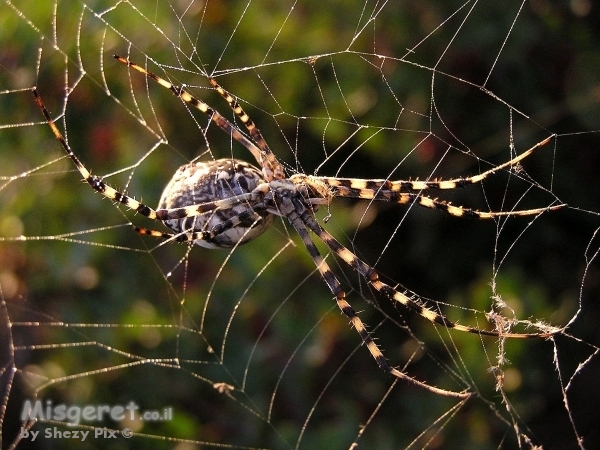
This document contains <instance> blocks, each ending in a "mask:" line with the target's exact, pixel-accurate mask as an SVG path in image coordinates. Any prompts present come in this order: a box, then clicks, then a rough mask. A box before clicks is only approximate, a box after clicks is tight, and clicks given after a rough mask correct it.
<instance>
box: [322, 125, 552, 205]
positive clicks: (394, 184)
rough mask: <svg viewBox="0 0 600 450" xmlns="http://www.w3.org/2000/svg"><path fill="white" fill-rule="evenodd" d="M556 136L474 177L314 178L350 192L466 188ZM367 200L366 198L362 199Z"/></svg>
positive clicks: (512, 164) (516, 160)
mask: <svg viewBox="0 0 600 450" xmlns="http://www.w3.org/2000/svg"><path fill="white" fill-rule="evenodd" d="M554 136H555V135H552V136H549V137H547V138H546V139H544V140H542V141H540V142H538V143H537V144H535V145H534V146H533V147H531V148H530V149H529V150H526V151H524V152H523V153H521V154H520V155H518V156H516V157H515V158H513V159H511V160H510V161H506V162H505V163H503V164H500V165H499V166H496V167H493V168H492V169H490V170H486V171H485V172H482V173H480V174H479V175H474V176H472V177H459V178H453V179H450V180H431V181H418V180H417V181H410V180H398V181H390V180H362V179H358V178H335V177H313V178H314V179H315V180H319V181H321V182H323V183H325V184H326V185H328V186H331V187H342V188H346V189H350V190H367V191H375V192H376V191H379V190H384V191H392V192H406V191H424V190H431V189H433V190H435V189H456V188H459V187H465V186H468V185H469V184H476V183H479V182H481V181H483V180H484V179H486V178H487V177H488V176H490V175H492V174H494V173H496V172H498V171H500V170H502V169H505V168H507V167H510V166H514V165H515V164H517V163H519V162H520V161H521V160H523V159H525V158H527V157H528V156H529V155H531V154H532V153H533V152H534V151H535V150H536V149H538V148H540V147H543V146H544V145H546V144H547V143H548V142H550V141H551V140H552V138H554ZM362 198H366V197H362Z"/></svg>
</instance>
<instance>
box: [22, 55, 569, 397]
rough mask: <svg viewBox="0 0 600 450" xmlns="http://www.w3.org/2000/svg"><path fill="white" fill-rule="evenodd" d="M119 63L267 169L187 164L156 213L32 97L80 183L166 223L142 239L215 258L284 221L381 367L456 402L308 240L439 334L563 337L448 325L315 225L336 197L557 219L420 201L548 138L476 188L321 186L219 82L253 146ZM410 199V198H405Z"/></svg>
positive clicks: (363, 183) (324, 182) (339, 182)
mask: <svg viewBox="0 0 600 450" xmlns="http://www.w3.org/2000/svg"><path fill="white" fill-rule="evenodd" d="M115 58H116V59H117V60H118V61H120V62H121V63H123V64H126V65H127V66H129V67H130V68H132V69H134V70H136V71H138V72H140V73H142V74H144V75H145V76H147V77H149V78H151V79H153V80H155V81H156V82H157V83H158V84H160V85H161V86H163V87H165V88H167V89H169V90H171V92H172V93H173V94H174V95H176V96H177V97H179V98H180V99H181V100H182V101H184V102H185V103H187V104H189V105H191V106H193V107H195V108H196V109H198V110H200V111H201V112H203V113H205V114H207V115H208V116H209V117H210V119H211V120H212V121H213V122H214V123H215V124H216V125H217V126H218V127H219V128H221V129H222V130H223V131H224V132H226V133H227V134H229V135H230V136H231V137H232V138H233V139H235V140H236V141H237V142H239V143H240V144H241V145H243V146H244V147H245V148H246V149H247V150H248V151H250V153H251V154H252V155H253V156H254V158H255V159H256V160H257V161H258V163H259V164H260V166H261V169H258V168H256V167H254V166H252V165H250V164H248V163H246V162H244V161H240V160H236V159H218V160H215V161H212V162H209V163H195V164H186V165H184V166H182V167H180V168H179V170H178V171H177V172H176V173H175V175H174V176H173V178H172V179H171V181H170V182H169V184H168V185H167V187H166V188H165V190H164V191H163V194H162V197H161V200H160V202H159V207H158V209H156V210H154V209H152V208H150V207H148V206H146V205H144V204H142V203H140V202H137V201H136V200H134V199H133V198H131V197H128V196H126V195H124V194H122V193H120V192H118V191H116V190H115V189H113V188H111V187H110V186H108V185H106V184H105V183H103V182H102V180H100V179H99V178H98V177H96V176H93V175H91V173H90V172H89V171H88V170H87V169H86V168H85V166H84V165H83V164H82V163H81V162H80V160H79V159H78V158H77V157H76V156H75V155H74V154H73V152H72V151H71V150H70V148H69V146H68V145H67V143H66V141H65V139H64V138H63V137H62V135H61V133H60V131H59V130H58V128H57V127H56V125H55V124H54V122H53V121H52V119H51V118H50V115H49V113H48V111H47V110H46V108H45V107H44V105H43V103H42V101H41V99H40V98H39V96H38V95H37V92H35V90H34V96H35V98H36V102H37V104H38V106H39V107H40V109H41V110H42V112H43V113H44V116H45V118H46V121H47V122H48V124H49V126H50V128H51V129H52V131H53V133H54V135H55V137H56V138H57V139H58V140H59V141H60V143H61V144H62V146H63V148H64V149H65V151H66V152H67V155H68V156H69V157H70V158H71V160H72V161H73V163H74V164H75V166H76V167H77V169H78V170H79V172H80V173H81V174H82V176H83V177H84V179H85V180H86V181H87V182H88V183H89V184H90V185H91V186H92V187H93V188H94V189H95V190H96V191H98V192H100V193H101V194H102V195H104V196H105V197H108V198H110V199H112V200H113V201H116V202H120V203H123V204H125V205H126V206H128V207H130V208H132V209H135V210H136V211H137V212H139V213H140V214H142V215H144V216H146V217H148V218H150V219H154V220H160V221H162V222H164V223H165V225H166V226H167V227H169V228H170V229H171V230H172V231H173V232H174V233H163V232H160V231H154V230H148V229H144V228H138V227H136V231H138V232H139V233H141V234H146V235H150V236H153V237H158V238H164V239H173V240H177V241H183V242H189V243H196V244H199V245H202V246H205V247H209V248H219V247H232V246H235V245H239V244H242V243H245V242H248V241H250V240H252V239H254V238H255V237H257V236H258V235H260V234H261V233H263V232H264V231H265V230H266V229H267V228H268V226H269V225H270V224H271V222H272V220H273V217H274V216H275V215H277V216H282V217H285V218H286V219H287V220H288V221H289V222H290V223H291V225H292V226H293V228H294V229H295V230H296V232H297V233H298V234H299V236H300V238H301V239H302V242H303V244H304V245H305V247H306V249H307V251H308V252H309V254H310V255H311V257H312V259H313V261H314V263H315V265H316V267H317V268H318V270H319V272H320V274H321V276H322V277H323V279H324V280H325V283H326V284H327V286H328V287H329V289H330V290H331V292H332V293H333V294H334V296H335V299H336V302H337V305H338V306H339V308H340V310H341V311H342V313H343V314H344V315H346V317H347V318H348V319H349V320H350V322H351V324H352V325H353V326H354V328H355V329H356V330H357V332H358V334H359V335H360V337H361V339H362V341H363V343H364V344H365V346H366V347H367V349H368V351H369V352H370V354H371V356H372V357H373V358H374V359H375V361H376V362H377V364H378V366H379V367H380V368H381V369H383V370H384V371H386V372H388V373H390V374H391V375H393V376H395V377H397V378H400V379H408V380H410V381H411V382H413V383H415V384H417V385H420V386H423V387H425V388H427V389H429V390H430V391H432V392H435V393H438V394H443V395H448V396H453V397H459V398H467V397H469V396H471V395H473V394H472V393H470V392H466V391H463V392H452V391H446V390H443V389H439V388H435V387H432V386H429V385H426V384H424V383H421V382H419V381H417V380H414V379H413V378H411V377H409V376H408V375H405V374H404V373H402V372H401V371H399V370H398V369H395V368H394V367H392V366H391V365H390V364H389V363H388V361H387V359H386V358H385V357H384V356H383V354H382V352H381V350H380V349H379V347H378V346H377V344H376V343H375V341H374V340H373V338H372V337H371V335H370V333H369V332H368V331H367V328H366V326H365V325H364V323H363V322H362V320H361V319H360V318H359V316H358V315H357V313H356V312H355V310H354V309H353V308H352V307H351V306H350V304H349V303H348V302H347V300H346V294H345V292H344V290H343V289H342V287H341V284H340V282H339V281H338V279H337V278H336V276H335V275H334V273H333V272H332V271H331V269H330V268H329V266H328V265H327V263H326V262H325V260H324V259H323V258H322V256H321V255H320V253H319V251H318V249H317V247H316V245H315V243H314V241H313V240H312V239H311V238H310V232H312V233H314V234H315V235H316V236H317V237H318V238H319V239H320V240H321V241H323V242H324V243H325V244H326V245H327V246H328V248H329V249H330V250H331V251H332V252H333V253H334V254H335V255H337V256H338V257H339V258H340V259H342V260H343V261H344V262H345V263H346V264H348V265H349V266H350V267H351V268H352V269H354V270H355V271H357V272H358V273H359V274H360V275H361V276H363V277H364V278H365V280H366V281H367V283H368V284H369V285H371V286H372V287H373V288H374V289H375V290H377V291H378V292H380V293H381V294H382V295H383V296H385V297H387V298H389V299H390V300H391V301H392V302H395V303H400V304H402V305H403V306H405V307H407V308H408V309H410V310H412V311H414V312H416V313H418V314H419V315H421V316H422V317H424V318H425V319H427V320H428V321H430V322H432V323H434V324H437V325H442V326H444V327H446V328H452V329H455V330H458V331H464V332H469V333H474V334H479V335H486V336H496V337H502V338H504V337H513V338H530V337H548V336H550V335H552V334H553V333H555V332H557V330H555V329H552V330H550V329H548V331H545V332H541V333H530V334H529V333H511V332H510V331H504V330H502V331H495V330H482V329H478V328H473V327H469V326H465V325H459V324H456V323H454V322H451V321H450V320H448V319H447V318H446V317H445V316H443V315H441V314H439V313H437V312H434V311H432V310H431V309H429V308H427V307H426V306H425V304H424V302H423V300H422V299H420V298H419V297H418V296H417V295H415V294H413V293H408V292H404V293H403V292H400V291H398V290H396V289H394V288H393V287H391V286H390V285H388V284H386V283H384V282H383V281H381V280H380V279H379V275H378V274H377V272H376V271H375V270H374V269H373V268H372V267H370V266H369V265H368V264H366V263H365V262H364V261H362V260H361V259H360V258H358V257H357V256H356V255H355V254H353V253H352V252H351V251H350V250H348V249H347V248H346V247H344V246H343V245H342V244H340V243H339V242H338V241H337V240H336V239H335V238H334V237H333V236H332V235H331V234H329V233H328V232H327V231H325V230H324V229H323V228H322V227H321V226H320V225H319V223H318V222H317V220H316V219H315V217H314V211H315V209H316V208H317V207H318V205H321V204H329V203H330V202H331V200H332V199H333V198H334V197H355V198H366V199H375V200H386V201H391V202H396V203H412V202H417V203H418V204H420V205H422V206H425V207H428V208H437V209H442V210H444V211H446V212H447V213H449V214H452V215H455V216H463V215H465V216H475V217H479V218H492V217H497V216H504V215H533V214H539V213H541V212H543V211H545V210H550V209H556V208H558V207H560V206H562V205H558V206H554V207H550V208H539V209H530V210H524V211H511V212H480V211H476V210H471V209H468V208H463V207H457V206H453V205H450V204H449V203H446V202H444V201H440V200H436V199H431V198H429V197H427V196H425V195H422V193H421V192H422V191H425V190H429V189H454V188H456V187H461V186H463V185H467V184H473V183H477V182H479V181H482V180H483V179H484V178H485V177H487V176H488V175H490V174H492V173H494V172H496V171H498V170H500V169H503V168H506V167H508V166H511V165H513V164H516V163H518V162H519V161H520V160H522V159H523V158H525V157H527V156H528V155H529V154H531V153H532V152H533V151H534V150H535V149H536V148H537V147H540V146H542V145H544V144H545V143H547V142H548V141H549V139H550V138H548V139H546V140H545V141H542V142H541V143H539V144H537V145H536V146H534V147H532V148H531V149H529V150H528V151H527V152H525V153H524V154H522V155H519V156H518V157H516V158H514V159H512V160H511V161H508V162H507V163H504V164H502V165H500V166H498V167H496V168H494V169H491V170H489V171H487V172H484V173H482V174H480V175H477V176H474V177H470V178H457V179H453V180H446V181H443V180H435V181H426V182H421V181H388V180H360V179H345V178H332V177H316V176H308V175H304V174H295V175H292V176H291V177H289V178H286V177H285V174H284V171H283V168H282V166H281V164H280V163H279V161H278V160H277V158H276V156H275V155H274V154H273V152H272V151H271V149H270V148H269V146H268V145H267V143H266V141H265V140H264V138H263V137H262V135H261V133H260V131H259V130H258V128H256V126H255V124H254V123H253V122H252V120H251V119H250V117H249V116H248V115H247V114H246V113H245V112H244V111H243V109H242V108H241V106H240V105H239V104H238V103H237V101H236V100H235V99H234V98H233V97H232V96H231V95H230V94H229V93H228V92H227V91H225V90H224V89H223V88H222V87H221V86H219V84H218V83H217V82H216V80H214V79H213V78H209V82H210V84H211V85H212V86H213V87H214V88H215V90H216V91H217V92H218V93H219V94H220V95H221V96H222V97H223V98H224V99H225V100H226V101H227V103H228V104H229V106H230V107H231V109H232V110H233V112H234V113H235V114H236V116H237V117H238V118H239V120H240V121H241V122H242V123H243V125H244V127H245V128H246V130H247V132H248V134H249V136H250V137H249V138H248V137H246V135H245V134H243V133H242V131H240V129H239V128H237V127H236V126H235V125H233V124H232V123H231V122H229V121H228V120H227V119H225V118H224V117H223V116H222V115H220V114H219V113H218V112H217V111H216V110H214V109H213V108H211V107H210V106H209V105H208V104H206V103H205V102H203V101H202V100H200V99H198V98H196V97H194V96H192V95H191V94H190V93H188V92H187V91H185V90H184V89H183V88H182V87H179V86H175V85H173V84H172V83H170V82H169V81H167V80H165V79H163V78H161V77H159V76H157V75H155V74H153V73H151V72H149V71H147V70H146V69H144V68H142V67H141V66H139V65H137V64H135V63H133V62H131V61H129V60H128V59H126V58H123V57H120V56H116V55H115ZM405 190H409V191H412V192H404V191H405Z"/></svg>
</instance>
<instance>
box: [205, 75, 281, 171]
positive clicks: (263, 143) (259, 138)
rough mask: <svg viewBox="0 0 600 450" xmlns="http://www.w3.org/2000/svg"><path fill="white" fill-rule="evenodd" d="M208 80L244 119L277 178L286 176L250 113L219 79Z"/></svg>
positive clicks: (262, 162) (261, 162)
mask: <svg viewBox="0 0 600 450" xmlns="http://www.w3.org/2000/svg"><path fill="white" fill-rule="evenodd" d="M208 81H209V82H210V84H211V85H212V86H213V87H214V88H215V89H216V91H217V92H218V93H219V95H220V96H221V97H223V98H224V99H225V101H226V102H227V103H228V104H229V107H230V108H231V109H232V110H233V112H234V113H235V114H236V115H237V116H238V118H239V119H240V120H241V121H242V123H243V124H244V126H245V127H246V129H247V130H248V133H250V137H252V139H253V140H254V142H256V145H258V147H259V148H260V149H261V150H262V155H264V156H265V158H266V159H267V164H268V165H269V168H270V169H271V170H272V171H273V175H274V178H275V179H276V180H280V179H282V178H285V175H284V173H283V168H282V167H281V164H279V161H278V160H277V157H276V156H275V155H274V154H273V152H272V151H271V149H270V148H269V145H268V144H267V141H265V139H264V138H263V136H262V134H261V132H260V130H259V129H258V128H257V127H256V125H255V124H254V122H253V121H252V119H250V116H249V115H248V114H246V112H245V111H244V110H243V109H242V107H241V106H240V104H239V103H238V102H237V100H236V99H235V98H233V96H232V95H231V94H230V93H229V92H227V91H226V90H225V89H223V88H222V87H221V86H220V85H219V83H217V80H215V79H214V78H212V77H210V78H209V79H208ZM259 162H260V164H261V165H263V166H264V164H265V163H264V161H259Z"/></svg>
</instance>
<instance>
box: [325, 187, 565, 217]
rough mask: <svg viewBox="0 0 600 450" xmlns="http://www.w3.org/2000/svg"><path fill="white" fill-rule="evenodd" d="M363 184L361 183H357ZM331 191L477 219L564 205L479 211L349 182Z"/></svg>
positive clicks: (342, 194) (529, 213) (556, 207)
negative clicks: (357, 186)
mask: <svg viewBox="0 0 600 450" xmlns="http://www.w3.org/2000/svg"><path fill="white" fill-rule="evenodd" d="M353 181H359V182H362V181H366V180H353ZM359 184H361V185H362V184H363V183H359ZM331 189H332V193H333V196H334V197H349V198H360V199H363V200H381V201H386V202H391V203H398V204H411V203H416V204H417V205H419V206H423V207H425V208H430V209H438V210H440V211H444V212H445V213H447V214H450V215H452V216H456V217H474V218H477V219H493V218H496V217H510V216H531V215H537V214H540V213H543V212H545V211H554V210H556V209H559V208H562V207H564V206H565V205H564V204H559V205H552V206H547V207H544V208H533V209H521V210H516V209H515V210H509V211H479V210H477V209H472V208H467V207H465V206H457V205H453V204H452V203H450V202H446V201H444V200H439V199H437V198H431V197H428V196H426V195H423V194H418V193H415V192H398V191H390V190H384V189H380V190H372V189H370V188H356V187H353V184H352V183H350V185H349V186H335V187H332V188H331Z"/></svg>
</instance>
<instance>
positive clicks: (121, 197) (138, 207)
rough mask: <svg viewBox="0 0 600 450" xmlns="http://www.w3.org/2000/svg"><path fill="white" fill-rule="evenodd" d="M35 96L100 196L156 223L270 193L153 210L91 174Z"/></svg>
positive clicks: (264, 190)
mask: <svg viewBox="0 0 600 450" xmlns="http://www.w3.org/2000/svg"><path fill="white" fill-rule="evenodd" d="M32 92H33V96H34V98H35V102H36V104H37V105H38V107H39V108H40V109H41V111H42V113H43V114H44V117H45V119H46V122H47V123H48V125H49V126H50V129H51V130H52V133H54V137H56V139H57V140H58V141H59V142H60V144H61V145H62V147H63V148H64V150H65V152H66V153H67V156H69V158H71V160H72V161H73V164H75V167H76V168H77V170H78V171H79V173H80V174H81V176H82V177H83V178H84V180H85V181H86V182H87V183H88V184H89V185H90V186H91V187H92V188H93V189H94V190H95V191H97V192H99V193H100V194H102V195H103V196H105V197H106V198H108V199H110V200H113V201H115V202H118V203H122V204H124V205H125V206H127V207H128V208H130V209H133V210H135V211H137V212H138V213H140V214H141V215H143V216H145V217H148V218H149V219H153V220H163V221H164V220H171V219H182V218H185V217H192V216H196V215H199V214H203V213H206V212H209V211H214V210H218V209H229V208H232V207H233V206H235V205H238V204H240V203H254V202H257V201H259V200H260V199H261V198H262V197H264V195H265V194H266V193H268V191H269V185H268V183H262V184H260V185H258V186H257V187H256V188H255V189H254V190H253V191H252V192H249V193H247V194H241V195H238V196H234V197H230V198H226V199H221V200H215V201H212V202H206V203H202V204H198V205H190V206H184V207H181V208H172V209H156V210H155V209H153V208H151V207H150V206H148V205H146V204H144V203H142V202H138V201H137V200H136V199H134V198H133V197H130V196H128V195H125V194H123V193H121V192H119V191H117V190H116V189H114V188H113V187H111V186H109V185H108V184H106V183H104V182H103V181H102V179H101V178H100V177H98V176H96V175H92V174H91V172H90V171H89V170H88V169H87V168H86V167H85V165H84V164H83V163H82V162H81V160H80V159H79V158H78V157H77V155H75V153H73V151H72V150H71V148H70V147H69V145H68V144H67V141H66V140H65V138H64V136H63V135H62V133H61V132H60V130H59V129H58V127H57V126H56V124H55V123H54V120H52V118H51V117H50V113H49V112H48V110H47V109H46V106H44V102H43V101H42V98H41V97H40V95H39V94H38V92H37V90H36V89H35V88H34V89H33V90H32Z"/></svg>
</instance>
